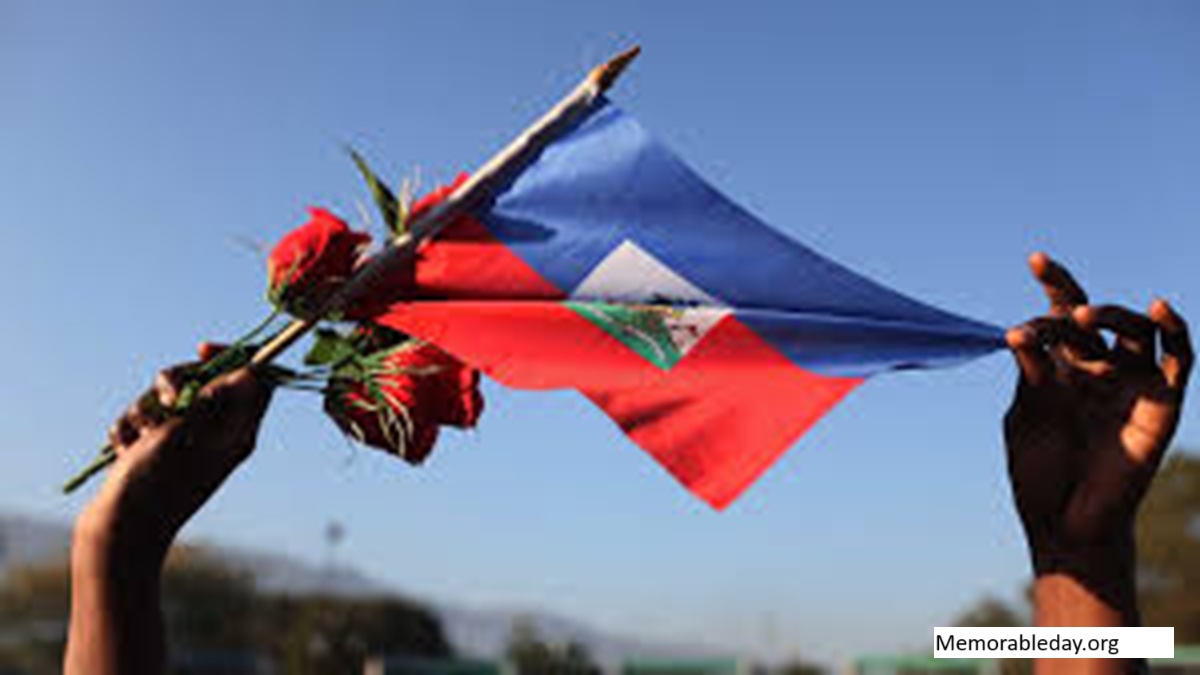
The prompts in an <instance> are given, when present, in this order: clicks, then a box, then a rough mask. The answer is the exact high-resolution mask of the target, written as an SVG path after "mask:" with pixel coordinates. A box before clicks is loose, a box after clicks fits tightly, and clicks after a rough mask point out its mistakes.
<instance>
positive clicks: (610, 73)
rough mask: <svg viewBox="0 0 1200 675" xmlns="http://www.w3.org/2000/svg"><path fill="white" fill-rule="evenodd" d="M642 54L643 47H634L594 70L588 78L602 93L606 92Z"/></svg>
mask: <svg viewBox="0 0 1200 675" xmlns="http://www.w3.org/2000/svg"><path fill="white" fill-rule="evenodd" d="M641 53H642V47H641V45H634V46H632V47H630V48H629V49H626V50H625V51H623V52H621V53H620V54H617V55H616V56H614V57H612V58H611V59H609V60H608V61H607V62H606V63H602V64H600V65H598V66H596V67H595V68H593V69H592V72H591V74H590V75H589V76H588V79H590V80H591V81H592V82H594V83H595V84H596V87H597V88H598V89H599V90H600V91H602V92H603V91H606V90H608V88H609V87H611V86H612V85H613V83H614V82H616V81H617V78H618V77H620V76H621V73H623V72H624V71H625V69H626V68H628V67H629V64H630V63H632V62H633V60H634V59H636V58H637V56H638V54H641Z"/></svg>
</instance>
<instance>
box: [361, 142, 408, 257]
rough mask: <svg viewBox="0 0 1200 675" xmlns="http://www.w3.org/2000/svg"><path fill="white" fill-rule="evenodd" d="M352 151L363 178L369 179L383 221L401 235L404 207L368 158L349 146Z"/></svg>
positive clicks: (389, 229)
mask: <svg viewBox="0 0 1200 675" xmlns="http://www.w3.org/2000/svg"><path fill="white" fill-rule="evenodd" d="M348 149H349V151H350V159H353V160H354V165H355V166H357V167H358V171H359V173H361V174H362V177H363V180H365V181H367V187H368V188H370V190H371V197H372V198H373V199H374V200H375V205H376V206H378V207H379V213H380V214H381V215H382V216H383V223H384V225H386V226H387V228H388V231H390V232H391V233H392V234H393V235H395V236H399V235H401V234H403V233H404V227H405V218H404V215H405V214H404V213H403V211H404V209H403V208H402V206H401V204H400V202H399V201H398V200H397V199H396V195H394V194H392V191H391V190H390V189H389V188H388V186H387V184H385V183H384V182H383V181H382V180H380V179H379V176H377V175H375V172H374V171H372V170H371V167H370V166H369V165H368V164H367V160H365V159H363V156H362V155H360V154H358V152H357V151H355V150H354V148H348Z"/></svg>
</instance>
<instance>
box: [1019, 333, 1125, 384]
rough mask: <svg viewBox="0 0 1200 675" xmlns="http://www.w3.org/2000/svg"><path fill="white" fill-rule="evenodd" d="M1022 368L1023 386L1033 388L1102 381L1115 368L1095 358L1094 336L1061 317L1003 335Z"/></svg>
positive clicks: (1105, 361)
mask: <svg viewBox="0 0 1200 675" xmlns="http://www.w3.org/2000/svg"><path fill="white" fill-rule="evenodd" d="M1005 337H1006V340H1007V341H1008V345H1009V347H1010V348H1011V349H1012V351H1013V356H1014V357H1015V358H1016V359H1017V365H1018V366H1019V367H1020V368H1021V375H1022V382H1023V383H1025V384H1027V385H1031V386H1034V387H1038V386H1041V385H1043V384H1046V383H1048V382H1051V381H1053V380H1055V379H1064V378H1066V379H1071V380H1072V381H1078V380H1080V379H1085V380H1094V379H1104V378H1107V377H1109V376H1110V375H1112V374H1113V372H1114V370H1115V368H1114V365H1113V364H1112V363H1110V362H1108V361H1107V360H1105V359H1104V358H1101V356H1102V353H1101V354H1100V355H1099V356H1092V355H1094V354H1096V351H1095V347H1094V341H1095V340H1096V339H1098V336H1096V335H1095V334H1094V333H1092V332H1089V331H1086V330H1084V329H1082V328H1080V327H1079V326H1078V325H1077V324H1076V323H1075V322H1073V321H1072V320H1070V319H1068V318H1063V317H1053V316H1046V317H1038V318H1036V319H1033V320H1031V321H1028V322H1026V323H1024V324H1022V325H1020V326H1017V327H1016V328H1013V329H1012V330H1010V331H1009V332H1008V333H1007V334H1006V336H1005Z"/></svg>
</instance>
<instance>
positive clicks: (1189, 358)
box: [1150, 300, 1195, 394]
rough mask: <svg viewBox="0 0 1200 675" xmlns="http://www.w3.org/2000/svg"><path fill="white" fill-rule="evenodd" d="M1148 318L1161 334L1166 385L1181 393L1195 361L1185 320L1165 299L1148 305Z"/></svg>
mask: <svg viewBox="0 0 1200 675" xmlns="http://www.w3.org/2000/svg"><path fill="white" fill-rule="evenodd" d="M1150 319H1151V320H1152V321H1153V322H1154V323H1155V325H1157V326H1158V329H1159V331H1160V335H1161V336H1162V350H1163V355H1162V364H1161V365H1162V370H1163V375H1164V376H1165V377H1166V378H1167V384H1168V386H1170V387H1171V388H1172V389H1173V390H1175V391H1177V392H1178V393H1180V394H1182V393H1183V391H1184V389H1186V388H1187V383H1188V378H1189V377H1190V376H1191V373H1192V365H1193V363H1194V362H1195V353H1194V352H1193V351H1192V341H1191V337H1190V336H1189V335H1188V326H1187V322H1186V321H1184V320H1183V317H1181V316H1179V314H1177V313H1176V312H1175V309H1174V308H1173V307H1171V305H1170V304H1168V303H1167V301H1166V300H1155V301H1154V303H1153V304H1151V305H1150Z"/></svg>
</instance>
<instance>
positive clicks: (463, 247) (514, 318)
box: [379, 219, 862, 509]
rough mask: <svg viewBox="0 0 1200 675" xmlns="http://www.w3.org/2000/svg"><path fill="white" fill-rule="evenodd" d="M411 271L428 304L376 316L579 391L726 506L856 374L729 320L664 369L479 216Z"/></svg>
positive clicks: (699, 491) (679, 475)
mask: <svg viewBox="0 0 1200 675" xmlns="http://www.w3.org/2000/svg"><path fill="white" fill-rule="evenodd" d="M417 269H418V284H419V285H420V287H421V295H422V296H423V297H424V298H427V299H423V300H420V301H417V302H410V303H403V304H399V305H396V306H394V307H393V308H392V309H391V310H390V311H389V312H388V313H387V314H386V315H385V316H383V317H381V318H380V319H379V321H380V323H382V324H384V325H388V326H391V327H394V328H396V329H398V330H401V331H404V332H406V333H409V334H411V335H415V336H417V337H419V338H421V339H423V340H426V341H428V342H432V343H434V344H437V345H438V346H439V347H441V348H443V349H445V350H446V351H448V352H450V353H451V354H454V355H455V356H457V357H459V358H460V359H462V360H464V361H466V362H467V363H470V364H472V365H474V366H476V367H479V368H480V369H481V370H483V371H484V372H486V373H488V374H489V375H490V376H492V377H494V378H495V379H496V380H498V381H500V382H501V383H503V384H506V385H509V386H512V387H516V388H527V389H544V388H567V387H569V388H574V389H577V390H579V391H581V392H583V393H584V394H585V395H586V396H587V397H588V398H589V399H591V400H592V401H593V402H594V403H595V404H596V405H598V406H599V407H600V408H601V409H603V410H604V411H605V412H606V413H607V414H608V415H609V416H610V417H611V418H612V419H613V420H614V421H616V423H617V424H618V425H620V427H621V428H622V429H623V430H624V431H625V432H626V433H627V434H628V435H629V436H630V438H632V439H633V440H634V442H636V443H637V444H638V445H639V446H641V447H642V448H643V449H644V450H645V451H646V452H648V453H650V454H651V455H652V456H653V457H654V458H655V459H656V460H657V461H658V462H659V463H661V464H662V465H663V466H664V467H665V468H666V469H667V470H668V471H669V472H670V473H671V474H672V475H673V476H675V478H676V479H678V480H679V481H680V482H682V483H683V484H684V485H685V486H687V488H688V489H689V490H691V491H692V492H693V493H695V494H696V495H697V496H699V497H700V498H702V499H704V500H705V501H707V502H708V503H709V504H711V505H712V506H713V507H715V508H718V509H721V508H724V507H725V506H727V505H728V504H729V503H731V502H732V501H733V500H734V499H735V498H736V497H737V496H738V495H739V494H740V493H741V492H742V491H743V490H744V489H745V488H746V487H748V486H749V485H750V484H751V483H752V482H753V481H754V480H755V479H756V478H757V477H758V476H759V475H761V474H762V473H763V472H764V471H765V470H766V469H767V468H768V467H769V466H770V465H771V464H772V463H774V461H775V460H776V459H778V458H779V456H780V455H782V454H783V453H784V452H785V451H787V449H788V447H789V446H791V445H792V443H794V442H795V441H796V439H797V438H799V437H800V436H801V435H802V434H803V433H804V432H805V431H807V430H808V429H809V428H810V427H811V426H812V425H813V424H814V423H815V422H816V421H817V420H818V419H820V417H821V416H822V415H824V414H825V413H826V412H827V411H828V410H829V409H830V408H832V407H833V406H834V405H836V404H837V403H838V402H839V401H840V400H841V399H842V397H843V396H845V395H846V394H847V393H849V392H850V391H851V390H852V389H854V387H856V386H857V385H858V384H860V383H861V382H862V380H861V379H859V378H839V377H828V376H822V375H817V374H814V373H811V372H808V371H806V370H804V369H802V368H800V367H799V366H797V365H796V364H795V363H794V362H792V361H791V360H789V359H788V358H787V357H785V356H784V355H783V354H781V353H779V352H778V351H777V350H776V349H774V348H773V347H772V346H771V345H769V344H768V343H767V342H766V341H764V340H763V339H762V338H760V337H759V336H758V335H757V334H756V333H754V332H753V331H752V330H750V329H749V328H747V327H746V326H745V325H744V324H742V323H741V322H740V321H738V320H737V318H736V317H734V316H732V315H731V316H727V317H725V318H724V319H722V320H721V322H720V323H718V324H717V325H716V326H715V327H714V328H712V329H711V330H710V331H709V332H708V333H707V334H706V335H705V336H704V338H703V339H702V340H700V342H699V343H697V344H696V345H695V347H694V348H693V349H692V350H691V351H689V352H688V353H687V354H686V355H685V356H684V357H683V358H682V359H681V360H680V361H679V362H678V363H676V364H675V365H674V366H673V367H671V368H670V369H667V370H664V369H662V368H660V367H658V366H656V365H654V364H653V363H651V362H650V361H648V360H647V359H645V358H643V357H642V356H640V355H638V354H637V353H636V352H634V351H633V350H632V349H630V348H629V347H627V346H626V345H625V344H623V343H622V342H620V341H619V340H617V339H616V338H614V337H612V336H611V335H609V334H608V333H607V332H605V331H604V330H603V329H601V328H600V327H598V326H597V325H596V324H594V323H592V322H591V321H589V320H587V319H586V318H584V317H583V316H581V315H580V314H579V313H577V312H575V311H574V310H572V309H570V308H569V307H567V306H565V305H563V304H561V303H560V302H558V301H559V300H562V299H564V295H563V293H562V292H561V291H560V290H559V289H557V288H555V287H554V286H553V285H552V284H550V283H549V282H548V281H546V280H545V279H543V278H542V277H541V276H540V275H538V274H537V272H536V271H534V270H533V269H532V268H530V267H529V265H528V264H526V263H525V262H524V261H523V260H521V259H520V258H519V257H518V256H516V255H515V254H514V253H513V252H512V251H511V250H509V249H508V247H506V246H504V245H503V244H502V243H501V242H499V241H496V240H495V239H494V238H492V236H491V235H490V233H488V231H487V229H486V228H485V227H484V226H483V225H481V224H480V223H478V222H477V221H474V220H473V219H464V220H463V221H461V222H459V223H457V224H456V225H455V226H453V228H452V229H451V230H450V231H448V232H447V233H446V234H445V235H443V236H442V237H441V238H439V240H438V241H437V242H434V243H433V244H431V245H429V246H427V247H425V248H424V249H423V251H422V257H421V263H420V265H418V267H417ZM455 298H463V299H461V300H459V299H455ZM467 298H470V299H467ZM488 298H496V299H494V300H492V299H488ZM514 298H516V300H514Z"/></svg>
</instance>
